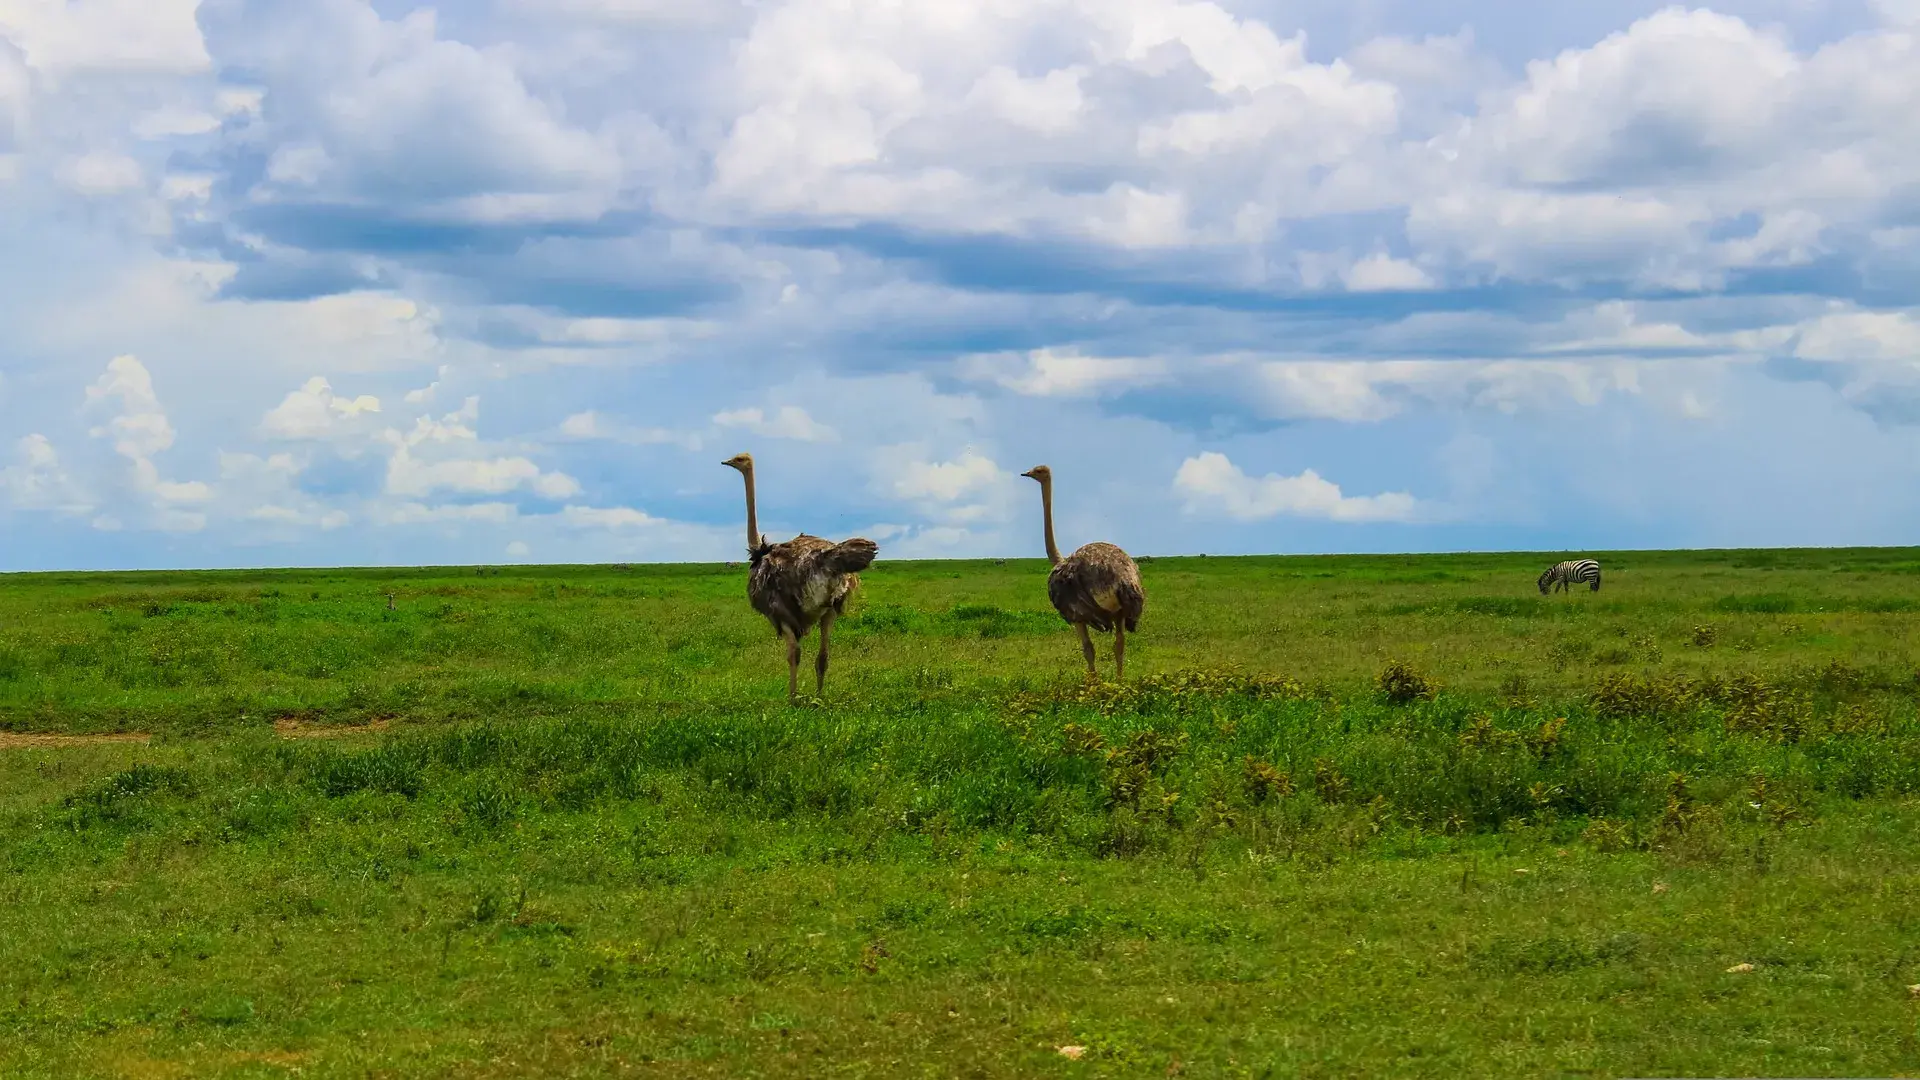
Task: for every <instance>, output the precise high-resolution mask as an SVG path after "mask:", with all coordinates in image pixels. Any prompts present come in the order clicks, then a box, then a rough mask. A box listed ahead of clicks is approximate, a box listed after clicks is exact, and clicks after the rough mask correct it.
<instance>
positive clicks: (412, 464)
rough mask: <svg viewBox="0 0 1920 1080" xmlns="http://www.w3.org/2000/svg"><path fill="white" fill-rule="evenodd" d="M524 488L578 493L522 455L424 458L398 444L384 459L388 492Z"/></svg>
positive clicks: (554, 494) (546, 493)
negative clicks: (432, 459)
mask: <svg viewBox="0 0 1920 1080" xmlns="http://www.w3.org/2000/svg"><path fill="white" fill-rule="evenodd" d="M523 488H524V489H528V490H531V491H533V492H534V493H535V494H538V495H541V496H543V497H545V498H549V499H564V498H566V497H568V496H570V495H577V494H579V493H580V484H579V482H578V481H576V480H574V479H573V477H571V476H568V475H566V474H565V473H557V472H542V471H541V469H540V466H538V465H535V464H534V463H533V462H532V461H529V460H528V459H526V458H524V457H493V458H449V459H445V460H440V461H428V460H422V459H419V458H416V457H414V456H413V455H412V453H411V451H410V449H409V448H408V447H407V446H406V445H405V444H402V445H400V446H398V447H395V449H394V454H393V456H392V457H391V458H388V459H387V486H386V490H387V493H388V494H389V495H400V496H405V497H413V498H418V497H420V496H424V495H429V494H431V493H433V492H435V491H458V492H465V493H469V494H481V495H503V494H505V493H507V492H510V491H518V490H521V489H523Z"/></svg>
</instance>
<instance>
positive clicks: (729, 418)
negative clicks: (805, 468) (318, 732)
mask: <svg viewBox="0 0 1920 1080" xmlns="http://www.w3.org/2000/svg"><path fill="white" fill-rule="evenodd" d="M713 422H714V423H715V424H718V425H719V426H721V427H723V428H740V429H742V430H745V431H751V432H753V433H754V434H755V435H762V436H765V437H766V438H769V439H793V440H795V441H798V442H834V441H837V440H838V439H839V438H840V435H839V433H838V432H836V431H834V430H833V429H832V428H830V427H828V426H826V425H825V424H822V423H820V422H819V421H817V420H815V419H814V418H813V417H811V416H808V415H807V410H805V409H802V408H801V407H799V406H798V405H782V406H780V407H779V408H778V409H776V410H774V411H773V412H772V413H771V414H769V413H767V412H766V411H765V410H763V409H760V408H757V407H756V408H747V409H728V410H725V411H723V412H719V413H715V414H714V417H713Z"/></svg>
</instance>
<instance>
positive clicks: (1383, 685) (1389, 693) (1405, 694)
mask: <svg viewBox="0 0 1920 1080" xmlns="http://www.w3.org/2000/svg"><path fill="white" fill-rule="evenodd" d="M1380 692H1381V693H1382V694H1385V695H1386V698H1387V700H1388V701H1390V702H1392V703H1393V704H1395V705H1407V704H1411V703H1412V702H1415V701H1421V700H1424V699H1426V698H1431V697H1432V696H1433V695H1434V686H1433V684H1432V683H1431V682H1429V681H1427V677H1426V676H1425V675H1422V674H1420V673H1419V672H1418V671H1415V670H1414V669H1413V668H1411V667H1409V666H1407V665H1406V664H1404V663H1402V662H1400V661H1398V660H1396V661H1394V662H1393V663H1391V664H1388V665H1387V667H1386V670H1385V671H1382V672H1381V673H1380Z"/></svg>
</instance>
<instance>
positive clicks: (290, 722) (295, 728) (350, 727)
mask: <svg viewBox="0 0 1920 1080" xmlns="http://www.w3.org/2000/svg"><path fill="white" fill-rule="evenodd" d="M391 726H393V721H391V720H388V719H386V718H384V717H383V718H381V719H379V720H369V721H367V722H366V723H364V724H316V723H313V722H312V721H310V720H302V719H300V718H299V717H297V716H283V717H281V718H280V719H278V720H275V721H274V722H273V731H274V734H276V735H278V736H280V737H281V738H283V739H337V738H340V737H342V736H345V735H367V734H372V733H374V732H380V731H385V730H387V728H389V727H391Z"/></svg>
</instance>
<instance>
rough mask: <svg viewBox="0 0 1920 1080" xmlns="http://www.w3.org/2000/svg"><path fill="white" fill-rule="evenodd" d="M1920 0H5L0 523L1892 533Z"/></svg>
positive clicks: (992, 549) (1401, 543) (1565, 536)
mask: <svg viewBox="0 0 1920 1080" xmlns="http://www.w3.org/2000/svg"><path fill="white" fill-rule="evenodd" d="M1916 115H1920V2H1916V0H1871V2H1869V0H1859V2H1834V3H1827V2H1818V3H1816V2H1812V0H1745V2H1730V3H1726V4H1723V5H1721V6H1718V7H1715V8H1712V9H1706V8H1682V7H1661V6H1658V5H1655V4H1644V3H1625V2H1614V0H1609V2H1605V3H1601V2H1597V0H1592V2H1589V0H1567V2H1564V3H1557V4H1538V3H1520V2H1518V0H1480V2H1462V3H1449V4H1435V3H1431V2H1414V0H1339V2H1335V0H1299V2H1293V3H1284V4H1283V3H1277V2H1251V0H1249V2H1237V0H1211V2H1208V0H1199V2H1195V0H915V2H912V3H907V2H901V0H890V2H883V0H752V2H731V0H461V2H448V3H445V4H442V5H440V6H437V7H424V6H416V5H415V4H413V3H411V2H408V0H377V2H373V3H368V2H366V0H197V2H196V0H0V253H3V254H0V569H46V568H95V567H171V566H250V565H339V564H366V563H474V562H478V563H504V562H570V561H612V560H678V559H725V558H737V557H738V555H739V551H740V548H741V546H742V544H743V540H744V537H743V532H744V530H743V529H742V527H741V517H742V515H741V507H740V491H739V481H738V477H737V476H736V475H735V474H734V473H733V472H732V471H730V470H727V469H724V468H722V467H721V466H720V464H719V463H720V461H721V460H722V459H723V458H726V457H728V456H730V455H732V454H734V453H736V452H738V451H741V450H750V451H752V452H753V453H754V455H755V456H756V458H757V459H758V461H759V464H760V489H761V495H762V508H761V522H762V526H763V528H764V529H765V530H766V531H767V532H769V533H772V534H775V535H776V536H777V537H785V536H790V535H792V534H793V533H794V532H797V531H801V530H805V531H808V532H813V533H818V534H822V535H828V536H834V537H839V536H845V535H853V534H863V535H866V536H869V537H872V538H873V539H875V540H877V541H879V542H880V544H881V550H882V554H883V557H938V556H950V555H952V556H984V555H997V556H1006V555H1034V554H1038V553H1039V552H1040V536H1039V520H1038V518H1039V514H1038V509H1039V507H1038V493H1037V490H1036V489H1035V487H1034V485H1033V484H1032V483H1031V482H1030V481H1027V480H1024V479H1021V478H1020V476H1019V473H1020V472H1021V471H1023V470H1024V469H1026V468H1028V467H1030V466H1032V465H1034V464H1038V463H1041V462H1045V463H1048V464H1050V465H1052V466H1053V469H1054V473H1055V476H1056V478H1057V482H1058V486H1059V490H1058V509H1059V513H1060V532H1061V540H1062V542H1063V544H1065V545H1067V546H1073V545H1077V544H1079V543H1083V542H1085V541H1087V540H1093V539H1106V540H1111V541H1114V542H1117V543H1119V544H1121V545H1122V546H1124V547H1126V548H1128V549H1129V550H1131V551H1134V552H1136V553H1140V554H1146V553H1166V554H1172V553H1182V552H1187V553H1191V552H1210V553H1232V552H1269V551H1282V552H1285V551H1416V550H1448V549H1478V550H1486V549H1494V548H1500V549H1513V548H1527V549H1551V550H1581V549H1602V548H1619V547H1668V546H1730V545H1773V544H1815V545H1817V544H1881V543H1910V542H1913V541H1914V540H1915V538H1917V537H1920V483H1917V482H1916V481H1920V138H1916V137H1915V136H1914V127H1913V125H1914V117H1915V116H1916Z"/></svg>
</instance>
